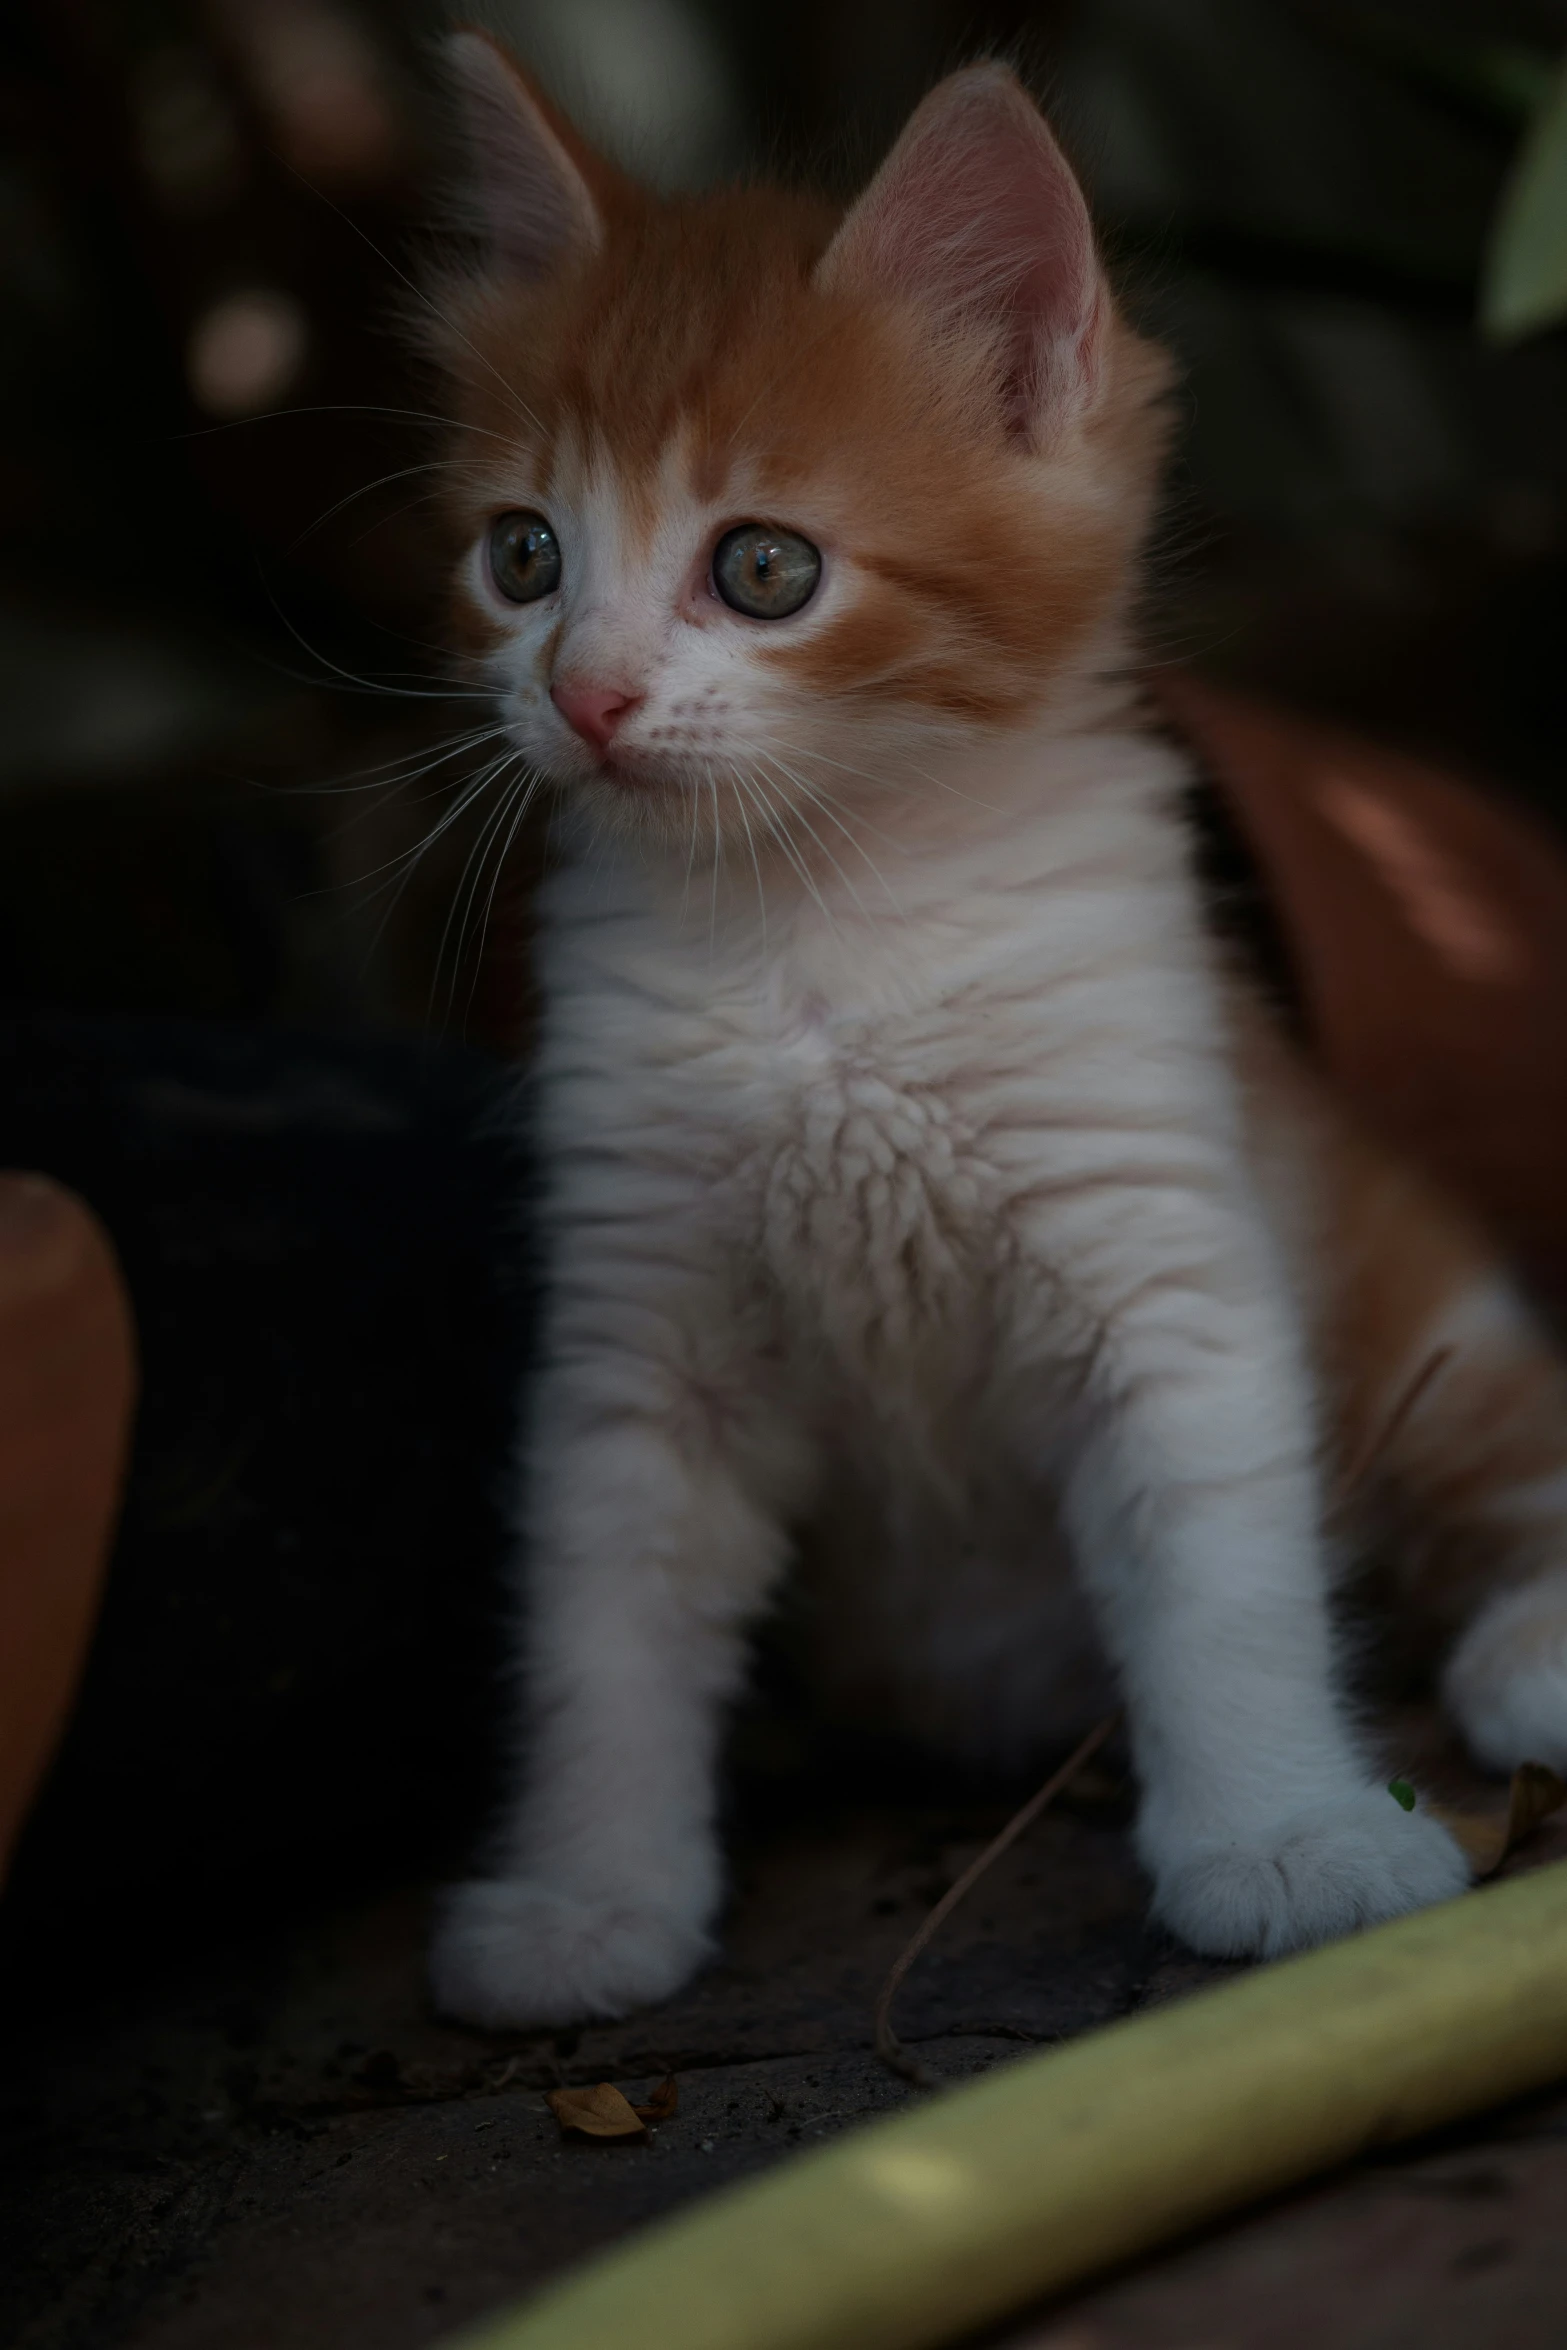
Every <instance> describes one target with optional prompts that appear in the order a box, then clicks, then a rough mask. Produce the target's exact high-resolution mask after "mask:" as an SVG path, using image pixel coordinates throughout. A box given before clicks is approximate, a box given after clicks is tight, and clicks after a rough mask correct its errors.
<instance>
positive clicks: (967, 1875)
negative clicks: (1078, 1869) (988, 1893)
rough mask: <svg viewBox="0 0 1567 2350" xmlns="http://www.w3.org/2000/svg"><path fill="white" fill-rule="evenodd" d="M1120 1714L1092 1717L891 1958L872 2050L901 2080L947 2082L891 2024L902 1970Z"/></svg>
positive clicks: (934, 2085)
mask: <svg viewBox="0 0 1567 2350" xmlns="http://www.w3.org/2000/svg"><path fill="white" fill-rule="evenodd" d="M1120 1719H1121V1708H1120V1707H1119V1706H1117V1708H1116V1710H1115V1712H1114V1713H1113V1714H1106V1715H1105V1718H1104V1720H1103V1721H1102V1722H1096V1723H1095V1725H1094V1727H1093V1728H1092V1729H1091V1730H1090V1731H1089V1733H1088V1736H1087V1737H1086V1738H1085V1739H1084V1740H1083V1742H1082V1744H1081V1745H1080V1746H1079V1747H1077V1748H1076V1749H1075V1751H1074V1752H1073V1753H1071V1754H1069V1755H1068V1756H1067V1759H1066V1761H1065V1762H1064V1763H1063V1764H1062V1765H1061V1768H1060V1769H1059V1770H1058V1771H1054V1772H1052V1774H1051V1776H1050V1777H1049V1778H1048V1779H1047V1780H1046V1781H1045V1783H1044V1785H1043V1787H1041V1788H1040V1789H1039V1790H1038V1792H1037V1793H1036V1794H1034V1795H1031V1796H1030V1797H1029V1799H1028V1801H1027V1803H1025V1804H1024V1805H1023V1806H1022V1807H1021V1809H1020V1810H1018V1811H1015V1812H1014V1813H1013V1814H1012V1817H1011V1818H1010V1819H1009V1820H1008V1822H1007V1824H1006V1826H1005V1827H1004V1828H1003V1829H1002V1830H1001V1833H1000V1834H999V1835H998V1836H992V1838H991V1840H990V1842H989V1843H988V1844H987V1845H986V1847H985V1849H984V1851H983V1852H982V1853H981V1854H980V1855H979V1858H978V1859H977V1860H971V1861H970V1862H969V1865H968V1867H967V1868H966V1869H965V1870H964V1871H963V1874H962V1876H961V1877H959V1878H958V1880H957V1882H956V1883H955V1884H953V1885H949V1886H948V1888H947V1890H946V1892H945V1893H943V1895H942V1897H941V1899H940V1900H939V1901H938V1902H937V1903H936V1906H935V1908H934V1909H932V1910H931V1911H930V1912H929V1913H928V1915H927V1916H926V1917H925V1918H924V1919H923V1921H922V1922H921V1924H920V1926H919V1927H918V1929H917V1930H916V1932H915V1933H914V1934H913V1936H912V1937H911V1939H910V1940H909V1941H908V1942H907V1943H906V1944H905V1946H904V1948H903V1949H902V1950H901V1951H900V1952H899V1954H898V1956H897V1958H896V1959H894V1961H893V1964H892V1971H891V1973H890V1974H889V1975H888V1977H887V1980H886V1982H885V1983H884V1984H883V1985H882V1988H881V1997H880V1998H879V1999H878V2000H877V2002H876V2016H875V2022H876V2053H877V2055H878V2056H879V2057H880V2058H881V2060H882V2063H883V2064H886V2065H890V2066H891V2067H892V2070H893V2071H894V2072H895V2073H901V2074H902V2076H903V2078H904V2080H906V2081H912V2082H913V2083H914V2085H915V2087H916V2088H918V2089H940V2088H944V2087H945V2086H946V2084H945V2082H944V2081H943V2080H942V2078H941V2075H940V2074H939V2073H933V2072H932V2071H931V2070H930V2068H929V2067H928V2066H927V2065H923V2064H921V2063H920V2061H919V2059H918V2057H915V2056H911V2055H910V2054H909V2052H908V2050H907V2049H906V2048H905V2047H904V2045H903V2042H902V2041H901V2040H900V2039H899V2038H898V2035H897V2033H896V2032H895V2031H894V2030H893V2028H892V2003H893V2001H894V2000H895V1999H896V1998H897V1996H898V1990H899V1987H900V1985H901V1984H902V1981H903V1978H904V1976H905V1975H906V1974H907V1973H908V1971H909V1969H910V1967H911V1966H912V1965H913V1964H914V1961H915V1960H916V1959H917V1958H918V1957H919V1954H920V1952H921V1951H922V1950H923V1949H924V1948H925V1945H926V1944H927V1943H928V1942H929V1941H930V1939H931V1937H932V1936H933V1935H934V1934H937V1933H939V1932H940V1930H941V1928H942V1927H943V1926H944V1925H945V1924H946V1922H947V1920H948V1918H949V1917H951V1915H952V1913H953V1911H954V1910H955V1909H956V1908H957V1906H958V1903H959V1902H960V1901H961V1900H962V1899H963V1897H964V1895H965V1894H967V1893H970V1892H972V1891H973V1889H974V1887H975V1886H976V1885H977V1884H978V1883H979V1880H980V1878H981V1877H982V1876H983V1875H984V1874H985V1871H986V1870H987V1869H988V1868H989V1867H990V1865H991V1863H992V1861H996V1860H999V1859H1000V1857H1001V1855H1002V1853H1004V1852H1005V1851H1006V1849H1007V1847H1008V1845H1009V1844H1015V1843H1016V1842H1017V1840H1018V1838H1019V1837H1020V1836H1021V1835H1022V1833H1023V1831H1024V1829H1025V1828H1029V1827H1032V1826H1033V1824H1034V1822H1035V1820H1037V1819H1038V1817H1039V1815H1040V1813H1041V1812H1042V1811H1043V1810H1044V1809H1045V1806H1046V1805H1047V1804H1049V1803H1052V1802H1054V1800H1055V1798H1056V1797H1057V1796H1058V1795H1059V1794H1060V1793H1061V1791H1062V1789H1063V1788H1064V1787H1069V1786H1070V1785H1071V1783H1072V1781H1073V1780H1074V1779H1075V1778H1076V1777H1077V1774H1078V1772H1079V1771H1080V1770H1081V1769H1082V1768H1083V1765H1084V1764H1085V1763H1086V1762H1088V1761H1089V1760H1091V1758H1092V1757H1093V1756H1094V1755H1096V1754H1097V1753H1098V1752H1099V1749H1100V1747H1101V1746H1103V1744H1104V1742H1105V1740H1106V1739H1107V1738H1108V1737H1109V1735H1110V1733H1111V1731H1112V1730H1113V1729H1114V1728H1115V1727H1116V1725H1117V1723H1118V1722H1119V1721H1120Z"/></svg>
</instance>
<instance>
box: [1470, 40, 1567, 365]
mask: <svg viewBox="0 0 1567 2350" xmlns="http://www.w3.org/2000/svg"><path fill="white" fill-rule="evenodd" d="M1563 318H1567V64H1564V65H1563V66H1562V67H1561V69H1560V70H1559V71H1558V73H1557V76H1556V81H1555V85H1554V87H1553V88H1552V90H1551V93H1550V96H1549V97H1548V98H1547V99H1546V101H1545V103H1544V104H1543V105H1542V106H1541V108H1540V110H1539V112H1538V114H1537V115H1536V116H1535V117H1534V120H1533V123H1532V124H1531V126H1530V128H1529V130H1528V132H1527V133H1526V134H1525V137H1524V140H1523V144H1522V146H1521V147H1520V148H1519V151H1518V158H1517V161H1516V162H1515V164H1514V165H1513V169H1512V174H1511V177H1510V178H1509V180H1508V182H1507V185H1506V187H1505V188H1504V189H1503V191H1502V199H1501V202H1500V204H1499V205H1498V206H1497V210H1496V217H1495V220H1494V221H1493V223H1492V228H1491V242H1490V249H1489V251H1488V253H1487V254H1486V260H1485V270H1484V275H1483V279H1482V283H1481V289H1480V324H1481V326H1482V327H1483V329H1484V330H1485V332H1486V333H1487V334H1488V335H1490V336H1491V337H1492V338H1493V340H1495V341H1497V342H1503V343H1506V342H1512V341H1515V340H1516V339H1517V338H1518V337H1519V336H1521V335H1526V334H1531V333H1534V332H1535V331H1536V330H1537V329H1539V328H1541V327H1546V326H1553V325H1555V324H1557V323H1558V322H1559V321H1560V320H1561V319H1563Z"/></svg>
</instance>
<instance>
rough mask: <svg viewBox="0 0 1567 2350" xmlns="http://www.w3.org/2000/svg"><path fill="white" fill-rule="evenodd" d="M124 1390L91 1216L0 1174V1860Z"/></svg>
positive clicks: (35, 1745) (100, 1246)
mask: <svg viewBox="0 0 1567 2350" xmlns="http://www.w3.org/2000/svg"><path fill="white" fill-rule="evenodd" d="M135 1393H136V1357H135V1340H134V1333H133V1325H132V1320H131V1309H130V1302H129V1300H128V1298H127V1296H126V1292H125V1285H124V1282H123V1280H122V1279H121V1276H120V1270H119V1266H118V1264H117V1263H116V1261H115V1256H114V1251H113V1248H112V1247H111V1245H110V1243H109V1239H108V1236H107V1234H106V1233H105V1232H104V1230H103V1227H102V1225H101V1224H100V1223H99V1222H98V1220H97V1218H96V1217H95V1216H94V1215H93V1213H92V1211H91V1210H90V1209H89V1208H87V1207H86V1206H85V1205H84V1204H83V1203H82V1201H81V1200H79V1199H77V1198H76V1197H75V1196H74V1194H73V1193H71V1192H68V1191H66V1190H63V1189H62V1188H61V1186H60V1185H59V1184H57V1183H52V1182H51V1181H50V1180H49V1179H48V1178H47V1177H46V1176H43V1175H0V1874H3V1872H4V1868H5V1865H6V1862H7V1861H8V1860H9V1857H10V1853H11V1849H12V1846H13V1845H14V1843H15V1840H16V1834H17V1830H18V1829H19V1828H20V1826H21V1823H22V1819H23V1816H24V1814H25V1812H26V1810H27V1806H28V1804H29V1802H30V1801H31V1799H32V1796H33V1794H34V1792H35V1791H36V1789H37V1786H38V1783H39V1781H40V1780H41V1778H42V1777H43V1773H44V1770H45V1767H46V1765H47V1764H48V1761H49V1758H50V1756H51V1755H52V1754H53V1752H54V1749H55V1746H56V1744H57V1742H58V1740H59V1736H60V1732H61V1730H62V1728H63V1726H64V1722H65V1717H66V1714H67V1712H68V1710H69V1707H70V1703H71V1698H72V1696H73V1694H74V1692H75V1688H76V1683H77V1679H78V1677H79V1674H80V1671H81V1665H82V1660H83V1658H84V1656H85V1654H86V1650H87V1643H88V1639H89V1636H90V1634H91V1631H92V1625H93V1619H94V1616H95V1614H96V1612H97V1605H98V1598H99V1593H100V1590H101V1586H102V1582H103V1574H104V1568H105V1566H106V1564H107V1561H108V1555H109V1546H110V1540H111V1537H112V1534H113V1530H114V1523H115V1519H116V1516H117V1513H118V1509H119V1501H120V1492H121V1487H122V1484H123V1481H124V1474H125V1464H126V1458H127V1454H128V1451H129V1441H130V1430H131V1418H132V1412H133V1408H134V1403H135Z"/></svg>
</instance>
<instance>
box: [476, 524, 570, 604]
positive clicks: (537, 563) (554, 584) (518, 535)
mask: <svg viewBox="0 0 1567 2350" xmlns="http://www.w3.org/2000/svg"><path fill="white" fill-rule="evenodd" d="M490 577H491V578H492V579H493V580H494V582H495V584H496V586H497V587H498V588H499V589H500V591H501V594H502V595H503V596H506V597H508V598H509V599H510V601H511V602H512V603H514V604H536V603H537V602H538V600H539V598H540V596H552V595H553V594H554V593H555V590H556V589H557V588H558V587H559V585H560V541H559V539H558V538H557V537H556V536H555V533H554V532H553V531H552V530H551V528H550V526H549V524H548V523H547V522H546V521H545V519H544V517H543V515H542V514H530V513H529V512H528V511H527V510H526V508H524V509H523V510H522V511H521V512H520V513H517V514H499V515H497V516H496V518H495V520H494V521H493V522H492V523H491V525H490Z"/></svg>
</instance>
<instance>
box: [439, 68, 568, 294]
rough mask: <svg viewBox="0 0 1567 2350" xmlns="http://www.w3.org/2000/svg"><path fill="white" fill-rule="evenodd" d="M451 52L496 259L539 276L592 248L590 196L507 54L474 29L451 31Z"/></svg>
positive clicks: (484, 223) (484, 217) (482, 211)
mask: <svg viewBox="0 0 1567 2350" xmlns="http://www.w3.org/2000/svg"><path fill="white" fill-rule="evenodd" d="M446 54H447V65H448V71H449V74H450V76H451V81H452V86H453V88H454V90H455V92H456V95H457V99H458V102H459V105H460V107H461V110H462V116H463V122H464V127H465V129H466V131H467V135H468V144H469V148H470V152H471V160H472V166H473V174H474V183H475V192H476V194H477V197H478V203H479V210H480V214H481V220H480V226H481V227H482V229H483V231H484V234H485V239H486V242H487V244H488V245H489V248H490V252H491V254H492V256H493V258H494V259H495V260H496V261H498V262H500V263H501V264H502V265H503V266H504V267H506V268H508V269H510V270H511V271H513V272H514V273H515V274H516V275H517V276H519V277H525V278H535V277H544V276H547V275H548V273H549V272H550V271H551V270H552V269H555V268H557V267H558V266H559V265H560V263H561V262H562V261H563V260H565V259H566V258H567V257H568V256H569V255H570V254H571V253H573V252H581V251H591V250H592V248H593V247H594V246H595V245H596V244H597V243H598V242H599V237H600V229H599V221H598V215H597V211H596V209H595V206H594V203H593V198H592V195H591V194H590V192H589V190H588V188H587V185H586V183H585V182H584V180H583V178H582V175H581V173H580V172H579V171H578V170H577V167H576V165H575V164H574V163H573V162H572V160H571V158H570V156H569V155H567V153H566V151H565V149H564V148H563V147H562V146H561V143H560V141H559V140H558V139H557V138H556V136H555V134H554V132H553V131H552V130H551V129H550V127H549V125H548V124H547V123H546V122H545V120H544V118H543V116H542V115H541V114H540V112H539V110H538V108H537V107H536V106H535V105H534V103H533V100H532V98H531V97H530V95H529V93H528V91H527V90H526V89H525V87H524V86H523V84H522V82H521V81H520V80H519V79H518V77H517V75H516V74H515V73H514V72H513V71H512V69H511V67H510V65H509V64H508V63H507V60H506V59H505V57H504V56H502V54H501V52H500V51H499V49H497V48H496V46H495V44H494V43H493V42H492V41H491V40H490V39H489V37H488V35H486V34H484V33H475V32H463V33H454V34H453V35H452V37H451V39H450V40H449V41H448V43H447V45H446Z"/></svg>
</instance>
